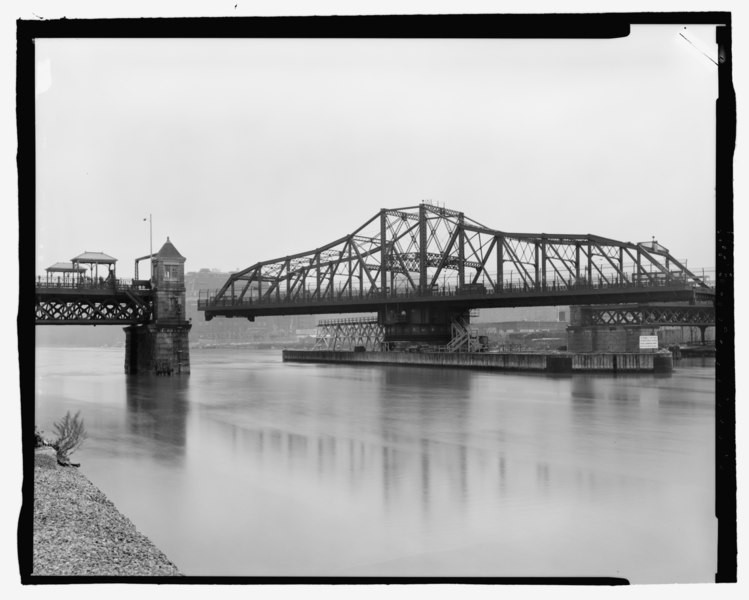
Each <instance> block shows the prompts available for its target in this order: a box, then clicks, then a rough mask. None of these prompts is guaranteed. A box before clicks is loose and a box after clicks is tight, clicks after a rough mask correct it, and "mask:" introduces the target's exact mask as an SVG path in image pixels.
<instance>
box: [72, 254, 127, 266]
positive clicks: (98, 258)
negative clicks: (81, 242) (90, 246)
mask: <svg viewBox="0 0 749 600" xmlns="http://www.w3.org/2000/svg"><path fill="white" fill-rule="evenodd" d="M71 260H72V261H73V262H74V263H86V264H97V265H113V264H114V263H116V262H117V259H116V258H113V257H111V256H109V254H104V253H103V252H88V251H86V252H84V253H83V254H79V255H78V256H75V257H73V258H72V259H71Z"/></svg>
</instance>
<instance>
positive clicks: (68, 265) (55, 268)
mask: <svg viewBox="0 0 749 600" xmlns="http://www.w3.org/2000/svg"><path fill="white" fill-rule="evenodd" d="M45 270H46V271H47V273H85V272H86V269H85V267H74V266H73V263H72V262H56V263H55V264H54V265H52V266H51V267H47V268H46V269H45Z"/></svg>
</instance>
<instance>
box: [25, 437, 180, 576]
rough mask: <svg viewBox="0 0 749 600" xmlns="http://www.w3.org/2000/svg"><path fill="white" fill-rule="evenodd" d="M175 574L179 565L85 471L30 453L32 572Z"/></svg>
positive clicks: (48, 454)
mask: <svg viewBox="0 0 749 600" xmlns="http://www.w3.org/2000/svg"><path fill="white" fill-rule="evenodd" d="M45 575H46V576H59V575H67V576H85V575H92V576H117V577H128V576H148V577H153V576H178V575H181V573H180V572H179V569H178V568H177V566H176V565H175V564H174V563H172V562H171V561H170V560H169V559H168V558H167V557H166V555H165V554H164V553H163V552H162V551H161V550H159V549H158V548H157V547H156V546H155V545H154V544H153V542H151V540H149V539H148V538H147V537H146V536H144V535H143V534H142V533H140V532H139V531H138V530H137V529H136V527H135V525H134V524H133V523H132V522H131V521H130V519H128V518H127V517H126V516H125V515H123V514H122V513H121V512H120V511H119V510H117V508H116V507H115V505H114V504H113V503H112V502H111V501H110V500H109V499H108V498H107V497H106V496H105V495H104V493H103V492H102V491H101V490H99V489H98V488H97V487H96V486H95V485H94V484H93V483H91V482H90V481H89V480H88V478H86V476H85V475H83V473H81V472H80V471H79V470H78V469H77V468H75V467H61V466H59V465H58V464H57V460H56V458H55V452H54V450H51V449H49V448H41V449H37V450H36V451H35V454H34V531H33V567H32V576H45Z"/></svg>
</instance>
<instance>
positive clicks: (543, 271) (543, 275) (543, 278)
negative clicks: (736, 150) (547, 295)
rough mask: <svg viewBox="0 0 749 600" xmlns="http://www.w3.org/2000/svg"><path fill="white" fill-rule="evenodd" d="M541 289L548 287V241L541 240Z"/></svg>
mask: <svg viewBox="0 0 749 600" xmlns="http://www.w3.org/2000/svg"><path fill="white" fill-rule="evenodd" d="M541 289H542V290H545V289H546V242H541Z"/></svg>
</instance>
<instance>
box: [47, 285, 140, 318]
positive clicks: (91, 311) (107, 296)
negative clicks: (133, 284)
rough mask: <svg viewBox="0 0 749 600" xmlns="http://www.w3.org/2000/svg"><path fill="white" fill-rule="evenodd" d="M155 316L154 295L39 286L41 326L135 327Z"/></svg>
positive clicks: (124, 291)
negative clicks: (133, 325)
mask: <svg viewBox="0 0 749 600" xmlns="http://www.w3.org/2000/svg"><path fill="white" fill-rule="evenodd" d="M152 316H153V298H152V296H151V293H150V292H139V293H135V292H133V291H131V290H118V291H116V292H115V291H111V290H107V289H104V290H102V289H97V288H92V289H85V288H71V289H65V288H49V287H37V290H36V302H35V318H36V324H37V325H132V324H139V323H148V322H150V321H151V320H152Z"/></svg>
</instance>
